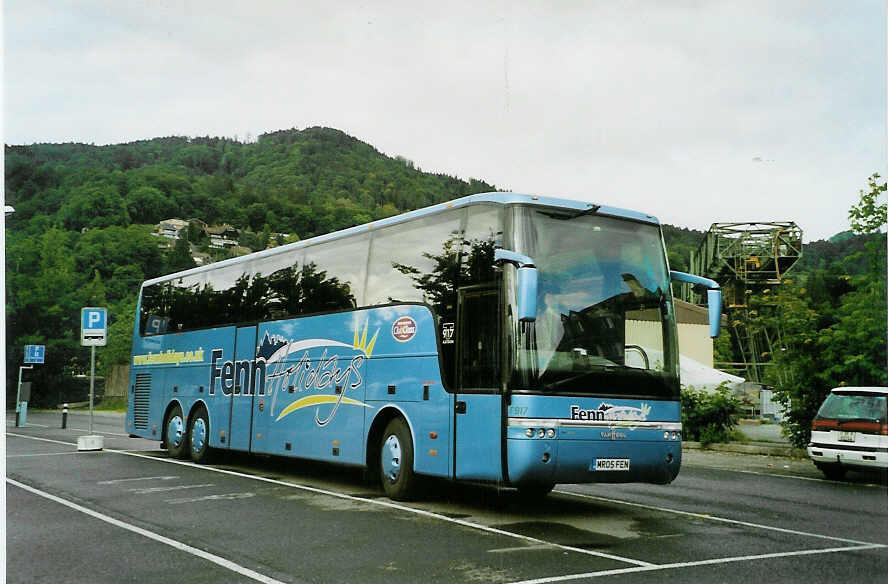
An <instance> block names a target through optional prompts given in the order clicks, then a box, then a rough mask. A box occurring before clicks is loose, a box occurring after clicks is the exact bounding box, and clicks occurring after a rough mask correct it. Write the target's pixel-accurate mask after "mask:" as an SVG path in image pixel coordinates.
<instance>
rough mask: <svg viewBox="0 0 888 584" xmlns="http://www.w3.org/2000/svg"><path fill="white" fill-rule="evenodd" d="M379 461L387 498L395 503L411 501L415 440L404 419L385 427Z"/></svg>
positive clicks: (393, 421) (396, 419) (396, 420)
mask: <svg viewBox="0 0 888 584" xmlns="http://www.w3.org/2000/svg"><path fill="white" fill-rule="evenodd" d="M379 461H380V471H381V478H382V488H383V490H384V491H385V494H386V496H388V498H389V499H393V500H395V501H407V500H409V499H410V497H411V496H412V495H413V491H414V486H415V484H416V475H415V474H414V473H413V440H412V439H411V437H410V429H409V428H408V427H407V423H406V422H405V421H404V420H403V419H402V418H395V419H394V420H392V421H391V422H389V423H388V425H387V426H386V427H385V431H384V432H383V433H382V440H381V441H380V445H379Z"/></svg>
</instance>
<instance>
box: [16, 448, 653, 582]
mask: <svg viewBox="0 0 888 584" xmlns="http://www.w3.org/2000/svg"><path fill="white" fill-rule="evenodd" d="M7 435H8V436H15V437H17V438H26V439H31V438H33V439H35V440H42V441H44V442H57V443H59V444H68V442H62V441H60V440H51V439H49V438H37V437H32V436H26V435H24V434H14V433H11V432H7ZM104 452H111V453H114V454H122V455H124V456H134V457H136V458H145V459H147V460H154V461H157V462H163V463H166V464H178V465H182V466H190V467H192V468H196V469H200V470H204V471H208V472H216V473H220V474H225V475H229V476H236V477H240V478H244V479H250V480H254V481H260V482H264V483H270V484H273V485H281V486H285V487H291V488H294V489H300V490H302V491H307V492H310V493H317V494H319V495H328V496H330V497H336V498H338V499H345V500H347V501H357V502H361V503H366V504H368V505H376V506H379V507H387V508H389V509H398V510H400V511H405V512H407V513H413V514H414V515H420V516H423V517H429V518H431V519H437V520H439V521H444V522H446V523H453V524H455V525H462V526H463V527H468V528H470V529H475V530H478V531H483V532H485V533H493V534H496V535H502V536H504V537H508V538H512V539H518V540H521V541H526V542H530V543H531V544H535V545H548V546H551V547H553V548H556V549H559V550H562V551H570V552H576V553H578V554H583V555H586V556H594V557H598V558H606V559H609V560H615V561H618V562H623V563H625V564H633V565H635V566H653V565H654V564H651V563H649V562H643V561H641V560H635V559H632V558H627V557H623V556H616V555H613V554H608V553H605V552H598V551H595V550H588V549H583V548H577V547H572V546H567V545H562V544H558V543H552V542H548V541H545V540H542V539H538V538H535V537H531V536H529V535H522V534H520V533H514V532H511V531H506V530H503V529H497V528H495V527H489V526H487V525H482V524H480V523H472V522H471V521H465V520H463V519H455V518H452V517H447V516H446V515H441V514H440V513H434V512H432V511H425V510H423V509H416V508H414V507H408V506H406V505H400V504H398V503H392V502H390V501H381V500H378V499H368V498H364V497H355V496H353V495H346V494H344V493H337V492H336V491H328V490H325V489H319V488H317V487H309V486H308V485H300V484H298V483H291V482H287V481H281V480H277V479H269V478H266V477H260V476H254V475H248V474H245V473H239V472H236V471H233V470H226V469H222V468H214V467H211V466H204V465H200V464H194V463H191V462H186V461H184V460H176V459H173V458H158V457H156V456H148V455H145V454H139V453H137V452H128V451H126V450H113V449H110V448H106V449H105V450H104Z"/></svg>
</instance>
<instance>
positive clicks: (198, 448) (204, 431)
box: [188, 407, 213, 464]
mask: <svg viewBox="0 0 888 584" xmlns="http://www.w3.org/2000/svg"><path fill="white" fill-rule="evenodd" d="M188 453H189V454H190V455H191V460H193V461H194V462H196V463H198V464H204V463H207V462H209V461H210V458H211V457H212V454H213V449H212V448H210V417H209V415H208V414H207V410H206V408H204V407H198V408H197V410H195V411H194V414H192V416H191V419H190V420H189V421H188Z"/></svg>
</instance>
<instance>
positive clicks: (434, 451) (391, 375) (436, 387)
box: [365, 355, 453, 476]
mask: <svg viewBox="0 0 888 584" xmlns="http://www.w3.org/2000/svg"><path fill="white" fill-rule="evenodd" d="M368 378H369V379H372V380H373V381H371V382H368V385H367V403H368V404H370V405H372V406H374V409H372V410H367V412H366V419H367V421H366V427H367V431H369V429H370V427H371V424H372V423H373V419H374V418H375V416H376V413H377V412H378V411H381V410H382V409H384V408H385V407H386V406H388V405H392V406H394V407H395V408H397V409H398V410H400V411H402V412H403V413H404V415H405V417H406V418H407V422H408V424H409V425H410V428H411V430H412V432H413V446H414V448H413V458H414V460H413V467H414V470H416V472H418V473H422V474H428V475H435V476H451V474H452V468H453V457H452V454H453V449H452V448H451V440H450V437H451V436H452V433H453V429H452V426H453V415H452V412H453V394H452V393H447V392H446V391H444V387H443V385H442V384H441V380H440V368H439V366H438V357H437V355H435V356H425V357H413V358H410V357H407V358H403V357H394V358H380V359H372V360H371V361H370V363H369V368H368ZM390 386H394V388H395V389H394V393H393V394H392V393H390V390H389V387H390ZM426 396H427V397H428V399H426ZM366 434H367V432H365V436H366ZM371 446H374V447H378V446H379V445H371Z"/></svg>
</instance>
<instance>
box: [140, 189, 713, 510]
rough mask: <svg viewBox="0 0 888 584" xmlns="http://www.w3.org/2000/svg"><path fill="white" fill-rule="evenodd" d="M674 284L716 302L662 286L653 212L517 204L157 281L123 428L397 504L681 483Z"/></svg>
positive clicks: (504, 202) (196, 454)
mask: <svg viewBox="0 0 888 584" xmlns="http://www.w3.org/2000/svg"><path fill="white" fill-rule="evenodd" d="M670 280H681V281H686V282H691V283H694V284H702V285H703V286H705V287H708V288H710V289H715V288H717V287H718V286H717V284H715V282H712V281H711V280H705V279H702V278H698V277H695V276H691V275H689V274H683V273H678V272H670V271H669V269H668V266H667V261H666V253H665V248H664V244H663V237H662V233H661V230H660V226H659V223H658V222H657V220H656V219H655V218H653V217H651V216H649V215H644V214H641V213H636V212H632V211H625V210H621V209H616V208H611V207H605V206H599V205H592V204H589V203H585V202H577V201H568V200H560V199H552V198H544V197H537V196H528V195H518V194H513V193H486V194H478V195H472V196H468V197H464V198H461V199H457V200H455V201H451V202H449V203H444V204H439V205H435V206H432V207H428V208H425V209H421V210H418V211H413V212H410V213H405V214H403V215H399V216H396V217H392V218H389V219H385V220H381V221H377V222H373V223H369V224H366V225H362V226H358V227H353V228H351V229H346V230H343V231H339V232H336V233H331V234H328V235H324V236H320V237H315V238H312V239H309V240H305V241H301V242H298V243H293V244H289V245H285V246H281V247H278V248H274V249H269V250H265V251H262V252H258V253H254V254H250V255H247V256H243V257H238V258H233V259H230V260H226V261H222V262H218V263H215V264H212V265H208V266H204V267H199V268H195V269H191V270H187V271H183V272H179V273H176V274H172V275H168V276H163V277H160V278H155V279H153V280H149V281H146V282H145V283H144V284H143V285H142V289H141V293H140V296H139V303H138V308H137V311H138V313H137V315H136V322H135V330H134V336H133V338H134V341H133V355H132V367H131V380H130V383H131V386H130V394H129V407H128V410H127V419H126V424H127V430H128V431H129V433H130V434H133V435H136V436H141V437H144V438H151V439H156V440H160V441H161V444H162V446H163V447H166V448H167V449H168V451H169V454H170V455H171V456H174V457H180V458H189V457H190V458H191V459H192V460H194V461H195V462H204V461H206V460H207V458H208V456H209V455H210V454H211V453H213V452H214V451H219V450H238V451H244V452H252V453H262V454H269V455H279V456H293V457H299V458H304V459H314V460H322V461H331V462H339V463H343V464H349V465H357V466H362V467H366V468H367V469H368V470H369V471H370V472H371V473H373V475H374V476H378V477H379V479H380V481H381V483H382V485H383V487H384V490H385V493H386V494H387V495H388V496H389V497H391V498H393V499H407V498H409V497H410V496H411V494H412V493H413V492H414V490H415V486H416V477H417V475H429V476H437V477H446V478H450V479H456V480H471V481H491V482H496V483H498V484H506V485H511V486H514V487H517V488H518V489H519V490H521V491H524V492H526V493H529V494H537V495H542V494H545V493H548V492H549V491H550V490H551V489H552V487H553V486H554V485H555V484H556V483H587V482H636V481H642V482H652V483H669V482H671V481H672V480H673V479H674V478H675V477H676V475H677V474H678V472H679V468H680V464H681V423H680V414H679V367H678V346H677V334H676V323H675V311H674V307H673V299H672V292H671V286H670ZM710 292H711V296H710V313H711V317H710V322H712V323H713V324H714V325H716V326H717V324H718V321H719V318H718V314H719V311H720V305H721V300H720V296H719V294H720V293H719V292H718V291H717V290H710ZM714 334H717V330H716V331H714Z"/></svg>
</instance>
